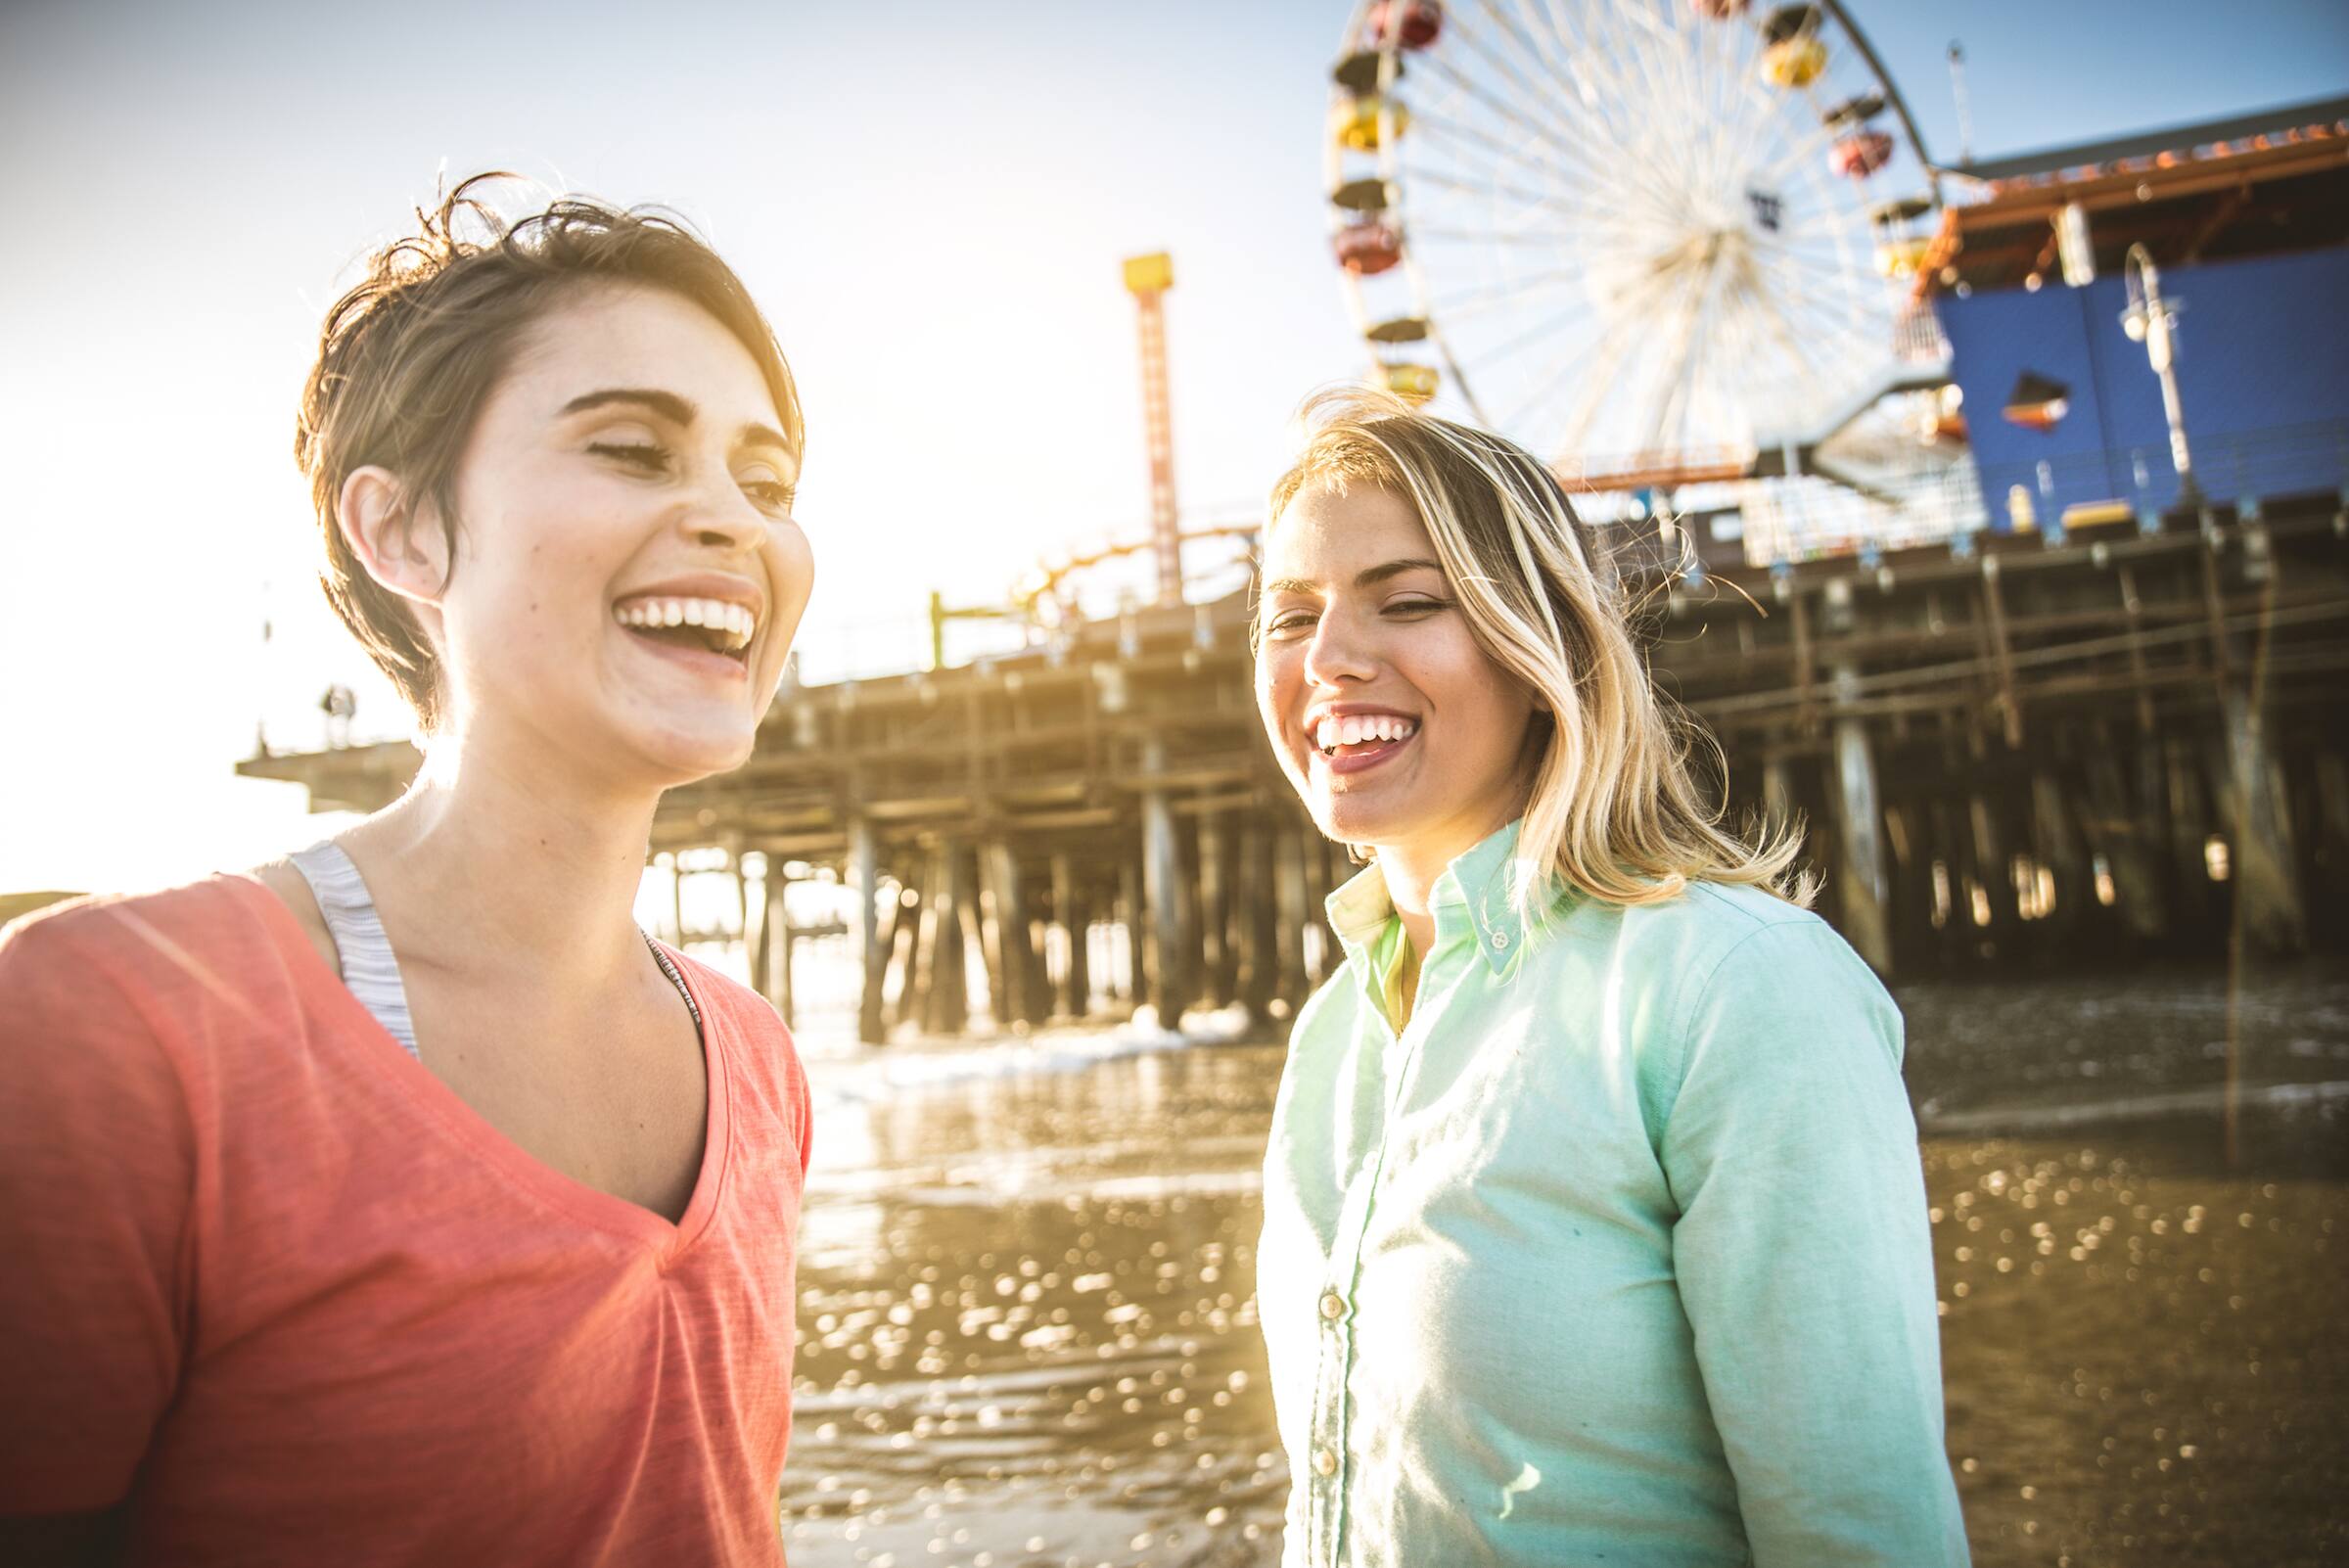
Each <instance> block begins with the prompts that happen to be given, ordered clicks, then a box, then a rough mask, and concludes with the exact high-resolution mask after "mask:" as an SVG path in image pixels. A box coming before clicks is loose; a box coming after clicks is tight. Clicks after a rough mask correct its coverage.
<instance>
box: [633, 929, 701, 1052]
mask: <svg viewBox="0 0 2349 1568" xmlns="http://www.w3.org/2000/svg"><path fill="white" fill-rule="evenodd" d="M636 935H638V936H639V937H642V938H643V939H644V945H645V946H646V947H647V948H649V949H651V951H652V954H653V962H655V963H657V964H659V965H660V966H661V973H663V974H665V975H667V976H668V983H669V984H670V985H672V986H674V987H676V988H677V994H678V995H680V996H682V997H684V998H685V1010H686V1011H687V1012H689V1013H691V1014H692V1015H693V1037H694V1038H696V1039H703V1038H705V1037H704V1035H703V1034H702V1009H701V1004H700V1003H698V1002H696V1001H695V1000H694V999H693V992H692V991H691V990H690V989H689V988H688V987H687V986H686V984H685V977H684V976H683V975H680V974H678V973H677V966H676V965H675V964H672V963H670V962H669V961H668V954H667V953H665V952H663V951H662V950H661V945H660V944H659V943H657V942H655V941H654V940H653V934H652V933H651V932H649V931H647V930H645V929H644V928H643V927H642V926H638V927H637V928H636Z"/></svg>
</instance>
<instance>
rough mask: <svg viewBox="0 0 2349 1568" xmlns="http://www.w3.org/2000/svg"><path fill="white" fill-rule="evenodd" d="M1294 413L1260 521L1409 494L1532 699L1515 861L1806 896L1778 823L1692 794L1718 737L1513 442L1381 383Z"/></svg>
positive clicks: (1580, 881) (1502, 662)
mask: <svg viewBox="0 0 2349 1568" xmlns="http://www.w3.org/2000/svg"><path fill="white" fill-rule="evenodd" d="M1305 418H1306V420H1307V421H1308V423H1309V426H1310V428H1311V431H1312V434H1311V436H1310V438H1308V440H1307V442H1306V445H1305V449H1304V451H1303V452H1302V453H1301V454H1300V455H1299V456H1298V458H1297V461H1296V463H1295V464H1294V465H1293V466H1292V467H1291V468H1290V469H1289V471H1288V472H1287V473H1285V474H1283V475H1282V476H1281V477H1280V480H1279V483H1277V484H1274V485H1273V486H1272V496H1271V506H1270V510H1269V511H1268V512H1267V519H1269V520H1272V521H1277V520H1278V518H1279V517H1280V514H1281V513H1282V512H1283V511H1284V510H1285V509H1286V508H1287V506H1288V504H1289V502H1290V501H1292V500H1294V499H1295V498H1296V496H1297V494H1298V492H1299V491H1301V490H1303V489H1305V488H1307V487H1308V486H1309V485H1310V486H1314V487H1318V488H1325V489H1331V490H1336V491H1338V492H1340V493H1343V492H1344V491H1345V490H1346V489H1347V488H1348V487H1350V486H1351V485H1354V484H1363V485H1368V486H1370V487H1373V488H1377V489H1384V490H1386V491H1388V492H1390V493H1392V494H1394V495H1396V496H1397V497H1399V498H1400V499H1402V500H1403V501H1405V503H1407V504H1408V505H1409V506H1410V508H1411V509H1412V511H1413V512H1415V513H1417V514H1418V518H1419V521H1420V523H1421V524H1422V525H1423V526H1424V527H1425V528H1426V530H1427V534H1428V537H1429V539H1430V540H1432V541H1433V542H1434V544H1435V547H1436V556H1437V559H1439V560H1440V561H1441V562H1442V563H1443V565H1444V571H1445V575H1446V576H1449V577H1450V578H1451V583H1452V587H1453V589H1454V591H1455V593H1456V595H1457V598H1458V602H1459V605H1460V609H1461V611H1462V613H1463V614H1464V615H1465V616H1466V618H1467V621H1468V625H1469V629H1470V631H1471V632H1472V633H1473V634H1474V636H1475V637H1476V640H1477V642H1478V643H1479V645H1480V646H1482V647H1483V649H1484V651H1485V653H1486V655H1487V656H1488V657H1490V658H1491V659H1492V660H1493V662H1494V663H1495V664H1497V665H1498V666H1499V667H1500V668H1501V669H1504V670H1506V671H1507V672H1508V673H1509V674H1511V675H1513V676H1514V677H1515V678H1516V679H1518V680H1520V681H1522V682H1523V683H1524V684H1525V687H1526V689H1527V690H1528V691H1530V692H1531V693H1532V694H1533V695H1534V697H1535V698H1536V700H1537V707H1538V709H1539V710H1542V711H1538V712H1537V713H1536V715H1535V720H1534V722H1535V725H1536V730H1535V731H1534V732H1532V733H1529V735H1528V750H1529V753H1535V754H1537V755H1533V756H1531V757H1530V758H1529V761H1530V763H1531V769H1530V770H1531V773H1532V779H1531V793H1530V795H1529V797H1528V800H1527V804H1526V808H1525V817H1524V825H1523V827H1522V828H1521V829H1520V830H1519V834H1518V841H1517V858H1518V859H1519V860H1520V861H1522V862H1526V863H1530V864H1531V865H1533V866H1535V867H1541V868H1546V869H1548V870H1550V871H1551V872H1552V873H1553V874H1554V876H1555V877H1556V878H1557V879H1558V881H1559V882H1562V883H1563V884H1565V885H1566V886H1569V887H1572V888H1575V889H1578V890H1580V891H1582V892H1584V893H1587V894H1589V895H1592V896H1594V897H1596V898H1599V899H1605V900H1607V901H1609V902H1612V903H1621V904H1638V903H1656V902H1660V901H1662V900H1664V899H1671V898H1674V897H1676V896H1678V895H1679V894H1680V893H1681V891H1682V890H1683V889H1684V888H1686V887H1687V885H1688V884H1689V883H1691V882H1698V881H1703V882H1724V883H1734V884H1742V885H1745V886H1749V887H1756V888H1761V889H1763V890H1765V891H1767V892H1770V893H1773V894H1775V895H1776V896H1778V897H1779V898H1782V899H1788V900H1790V901H1792V902H1795V903H1806V904H1807V903H1809V902H1810V900H1811V897H1812V895H1813V892H1814V891H1815V882H1814V879H1812V878H1811V877H1809V876H1808V875H1806V874H1802V873H1799V872H1797V871H1795V870H1794V869H1793V867H1794V860H1795V856H1796V854H1797V853H1799V852H1800V849H1801V841H1800V838H1799V836H1798V835H1797V834H1796V833H1795V832H1794V831H1793V829H1792V828H1791V827H1786V828H1781V829H1779V830H1778V831H1777V832H1776V833H1775V834H1770V833H1759V834H1757V836H1756V840H1755V841H1754V842H1748V841H1747V840H1746V839H1745V838H1743V837H1740V836H1739V835H1738V834H1736V833H1734V832H1732V831H1729V830H1728V829H1727V828H1725V827H1724V826H1723V824H1722V813H1721V810H1720V809H1719V808H1718V807H1715V806H1713V805H1712V804H1710V803H1709V802H1708V801H1707V800H1706V799H1705V795H1704V792H1703V790H1702V789H1701V788H1700V787H1699V785H1698V782H1697V779H1696V775H1695V773H1694V772H1693V770H1692V769H1691V767H1690V765H1689V763H1690V753H1691V752H1692V750H1695V749H1698V748H1702V749H1704V750H1705V751H1707V752H1709V753H1710V754H1711V757H1712V760H1713V761H1714V763H1715V764H1716V766H1717V768H1718V767H1721V765H1722V760H1721V750H1720V747H1719V746H1718V744H1716V743H1715V742H1714V740H1713V739H1712V737H1711V736H1710V735H1708V734H1706V733H1705V732H1704V731H1703V730H1702V729H1701V728H1699V727H1698V726H1697V725H1696V723H1695V721H1694V720H1692V719H1690V718H1689V717H1687V715H1684V714H1682V713H1681V711H1680V709H1679V708H1678V707H1677V706H1676V705H1674V704H1672V703H1671V701H1670V700H1669V699H1668V698H1666V697H1664V696H1663V695H1662V694H1661V693H1659V692H1658V691H1657V690H1656V688H1655V683H1654V681H1653V680H1652V679H1651V678H1650V677H1649V675H1648V671H1647V666H1646V664H1645V662H1644V660H1643V659H1642V658H1641V656H1640V653H1639V650H1638V647H1637V645H1636V644H1635V642H1634V640H1633V636H1632V631H1631V625H1630V620H1629V616H1630V607H1629V606H1628V605H1627V604H1626V603H1625V599H1624V592H1625V590H1624V586H1623V582H1622V579H1621V576H1620V575H1619V574H1618V573H1617V572H1616V571H1615V570H1614V569H1613V567H1612V565H1611V564H1610V563H1607V562H1603V561H1597V560H1594V559H1593V557H1594V553H1595V552H1594V549H1593V545H1592V541H1591V538H1590V535H1589V530H1586V529H1585V528H1584V526H1583V524H1582V522H1581V520H1580V519H1579V518H1577V517H1576V516H1575V513H1574V505H1573V503H1572V502H1571V501H1569V500H1568V499H1567V496H1566V491H1565V490H1564V488H1563V487H1561V486H1560V484H1558V481H1557V478H1556V476H1554V475H1553V474H1551V473H1550V471H1549V470H1548V469H1547V468H1546V467H1545V466H1543V463H1542V462H1541V461H1540V460H1539V459H1537V458H1536V457H1534V455H1533V454H1532V453H1530V452H1528V451H1526V450H1525V449H1524V448H1523V447H1521V446H1519V445H1517V444H1516V443H1514V442H1513V441H1509V440H1507V439H1504V438H1501V437H1498V436H1496V435H1494V434H1492V433H1491V432H1489V431H1482V430H1477V429H1475V428H1474V427H1472V426H1468V425H1462V424H1457V423H1455V422H1453V421H1451V420H1449V419H1439V418H1437V417H1435V416H1434V415H1432V414H1428V413H1425V412H1422V411H1421V410H1419V409H1417V408H1415V407H1413V406H1412V405H1410V404H1408V403H1406V402H1404V401H1403V400H1402V399H1400V398H1398V397H1395V396H1393V395H1391V394H1389V393H1386V392H1376V391H1371V390H1368V389H1348V390H1344V391H1340V392H1325V393H1323V394H1321V395H1319V396H1317V397H1315V398H1313V400H1312V401H1311V402H1309V403H1308V404H1307V405H1306V409H1305ZM1543 728H1546V730H1547V734H1546V735H1545V736H1544V735H1542V734H1541V733H1540V731H1541V730H1542V729H1543ZM1553 891H1554V889H1547V888H1544V887H1543V884H1542V879H1540V878H1539V877H1535V878H1528V879H1526V880H1525V881H1524V882H1523V884H1522V885H1519V886H1516V887H1513V888H1512V889H1511V897H1512V899H1514V900H1516V902H1517V903H1518V905H1519V907H1520V909H1521V911H1522V912H1524V913H1526V914H1528V915H1536V914H1539V913H1540V911H1541V909H1542V907H1543V905H1545V903H1546V901H1547V899H1548V898H1549V896H1550V894H1551V893H1552V892H1553Z"/></svg>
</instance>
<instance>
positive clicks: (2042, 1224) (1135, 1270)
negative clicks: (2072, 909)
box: [781, 967, 2349, 1568]
mask: <svg viewBox="0 0 2349 1568" xmlns="http://www.w3.org/2000/svg"><path fill="white" fill-rule="evenodd" d="M1899 994H1900V998H1901V1001H1902V1003H1903V1006H1904V1009H1905V1010H1906V1012H1907V1013H1908V1016H1909V1020H1910V1050H1909V1067H1908V1079H1909V1084H1910V1087H1911V1098H1912V1100H1913V1102H1914V1103H1915V1105H1916V1107H1917V1110H1918V1115H1919V1123H1920V1129H1921V1132H1922V1142H1921V1150H1920V1153H1921V1158H1922V1160H1923V1163H1924V1170H1925V1175H1926V1186H1927V1194H1928V1201H1929V1203H1930V1204H1931V1206H1932V1215H1933V1220H1934V1225H1933V1232H1934V1237H1935V1254H1936V1266H1937V1270H1938V1276H1939V1294H1940V1298H1941V1304H1942V1312H1943V1319H1942V1326H1943V1335H1944V1342H1943V1354H1944V1361H1945V1369H1946V1374H1947V1398H1948V1408H1949V1439H1950V1454H1951V1459H1952V1463H1953V1465H1954V1466H1955V1467H1956V1471H1957V1481H1958V1486H1959V1491H1960V1496H1961V1497H1962V1499H1963V1500H1964V1504H1965V1508H1966V1514H1967V1519H1968V1527H1969V1531H1970V1533H1971V1535H1972V1539H1973V1543H1974V1552H1975V1560H1976V1561H1977V1562H1978V1563H1982V1564H1985V1565H2002V1564H2049V1565H2083V1568H2085V1565H2090V1564H2112V1565H2116V1568H2117V1565H2129V1568H2138V1565H2166V1564H2179V1565H2185V1564H2238V1563H2239V1564H2244V1565H2259V1568H2282V1565H2288V1564H2295V1563H2319V1562H2327V1561H2339V1560H2344V1559H2345V1558H2349V1510H2344V1509H2343V1508H2342V1507H2341V1505H2340V1502H2339V1499H2341V1498H2343V1497H2349V1421H2345V1419H2344V1416H2343V1413H2342V1412H2343V1410H2344V1409H2345V1408H2349V1335H2344V1332H2343V1328H2342V1323H2343V1309H2344V1307H2349V1251H2345V1250H2344V1249H2345V1248H2349V1138H2345V1137H2344V1132H2345V1131H2349V981H2341V980H2336V979H2334V978H2333V977H2331V976H2329V975H2328V974H2326V973H2324V972H2323V971H2321V970H2318V969H2315V968H2313V967H2304V968H2295V969H2288V970H2281V971H2276V972H2272V973H2269V974H2266V975H2263V976H2261V977H2258V978H2257V979H2256V981H2255V982H2250V983H2245V984H2243V985H2241V986H2239V987H2236V988H2234V989H2233V991H2232V992H2231V988H2230V987H2229V985H2228V983H2227V979H2226V977H2225V976H2224V975H2223V974H2221V973H2218V972H2215V971H2214V972H2193V971H2186V972H2172V973H2165V974H2163V975H2161V976H2159V977H2120V976H2104V977H2092V978H2080V979H2060V980H2055V979H2031V980H2010V981H2005V982H2000V983H1989V982H1973V983H1964V984H1955V983H1944V984H1933V985H1926V986H1919V987H1913V988H1906V989H1904V990H1902V991H1901V992H1899ZM845 1024H846V1019H845V1018H843V1017H841V1016H839V1015H838V1014H837V1013H833V1014H817V1015H815V1016H811V1017H809V1018H807V1019H805V1020H804V1021H803V1028H802V1030H801V1039H802V1045H803V1049H804V1051H805V1053H806V1057H807V1061H808V1069H809V1076H810V1080H811V1083H812V1084H813V1088H814V1094H815V1098H816V1106H817V1123H816V1150H815V1157H814V1165H813V1169H812V1172H811V1176H810V1180H809V1186H808V1193H807V1204H806V1221H805V1229H804V1233H803V1253H802V1258H801V1264H800V1287H801V1304H800V1345H799V1350H798V1362H797V1367H796V1373H795V1385H796V1392H795V1402H796V1411H797V1416H796V1425H795V1433H794V1438H793V1446H792V1453H791V1459H790V1463H789V1465H788V1467H787V1469H786V1472H785V1477H784V1486H783V1494H782V1499H781V1506H782V1516H783V1518H782V1523H783V1530H784V1537H785V1542H786V1545H787V1547H788V1549H789V1552H790V1556H791V1561H792V1562H793V1564H794V1565H795V1568H835V1565H839V1568H847V1565H852V1564H855V1565H869V1568H913V1565H916V1564H920V1565H932V1564H938V1565H946V1564H962V1565H969V1568H1010V1565H1046V1564H1049V1565H1054V1568H1091V1565H1095V1564H1118V1565H1127V1564H1132V1565H1143V1564H1153V1565H1162V1568H1210V1565H1233V1568H1239V1565H1259V1564H1263V1565H1269V1564H1272V1563H1275V1562H1277V1561H1278V1546H1279V1533H1280V1516H1281V1503H1282V1499H1283V1498H1284V1497H1285V1494H1286V1489H1287V1484H1288V1478H1287V1473H1286V1468H1285V1464H1284V1462H1283V1460H1282V1458H1281V1456H1280V1453H1279V1452H1278V1444H1277V1442H1276V1440H1275V1438H1274V1435H1273V1426H1272V1407H1271V1401H1270V1397H1269V1394H1268V1392H1267V1385H1266V1374H1265V1361H1264V1351H1263V1345H1262V1341H1261V1339H1260V1337H1259V1334H1258V1331H1257V1325H1256V1318H1255V1307H1254V1295H1253V1282H1254V1276H1255V1254H1254V1248H1255V1242H1256V1236H1257V1232H1258V1229H1259V1227H1260V1224H1261V1216H1262V1209H1261V1194H1260V1177H1259V1175H1258V1169H1259V1164H1260V1161H1261V1158H1262V1153H1263V1147H1264V1139H1265V1135H1266V1131H1267V1126H1268V1124H1269V1121H1270V1115H1271V1104H1272V1094H1273V1089H1274V1086H1275V1085H1276V1084H1277V1082H1278V1077H1279V1071H1280V1064H1281V1057H1282V1052H1281V1050H1280V1048H1279V1047H1278V1046H1277V1045H1270V1044H1263V1043H1241V1042H1238V1041H1236V1040H1235V1039H1233V1038H1231V1034H1232V1032H1231V1030H1230V1028H1229V1027H1228V1026H1227V1025H1221V1026H1219V1025H1218V1024H1217V1023H1216V1022H1215V1021H1209V1027H1208V1028H1207V1029H1206V1030H1204V1031H1201V1032H1200V1034H1201V1035H1203V1036H1204V1037H1205V1038H1196V1037H1184V1036H1180V1035H1174V1034H1171V1033H1167V1032H1163V1031H1159V1030H1155V1029H1150V1028H1138V1029H1137V1028H1127V1029H1121V1030H1096V1031H1074V1030H1073V1031H1064V1032H1045V1033H1042V1034H1039V1035H1036V1036H1033V1037H1029V1038H1008V1039H1001V1040H994V1041H926V1042H923V1041H917V1042H909V1043H905V1044H899V1045H893V1046H889V1047H885V1048H879V1049H874V1048H866V1047H859V1046H855V1045H852V1044H849V1043H845V1028H844V1026H845ZM2231 1042H2232V1043H2231ZM2231 1054H2232V1057H2233V1071H2234V1083H2235V1088H2234V1096H2233V1097H2234V1102H2235V1108H2236V1109H2235V1118H2234V1120H2235V1130H2234V1159H2233V1161H2232V1162H2231V1161H2230V1158H2229V1140H2228V1134H2227V1116H2226V1107H2227V1101H2228V1099H2229V1090H2228V1086H2227V1085H2228V1078H2229V1069H2230V1055H2231Z"/></svg>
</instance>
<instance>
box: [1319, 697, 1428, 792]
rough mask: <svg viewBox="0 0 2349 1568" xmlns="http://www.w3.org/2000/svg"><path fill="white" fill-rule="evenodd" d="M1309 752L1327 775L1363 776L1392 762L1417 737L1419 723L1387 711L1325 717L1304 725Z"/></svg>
mask: <svg viewBox="0 0 2349 1568" xmlns="http://www.w3.org/2000/svg"><path fill="white" fill-rule="evenodd" d="M1306 733H1307V735H1308V736H1309V738H1310V739H1311V741H1312V742H1313V745H1312V748H1311V751H1312V755H1313V758H1315V759H1316V760H1318V761H1319V762H1320V764H1321V765H1322V766H1323V767H1326V768H1327V769H1328V770H1329V771H1330V772H1332V773H1334V774H1339V775H1342V776H1351V775H1355V774H1359V773H1364V772H1367V771H1369V770H1370V769H1371V768H1374V767H1378V766H1380V765H1381V764H1383V763H1385V762H1387V761H1391V760H1393V759H1394V758H1395V757H1396V756H1397V755H1399V754H1400V753H1401V752H1402V751H1403V750H1404V749H1405V747H1407V746H1409V745H1410V744H1411V742H1412V741H1414V740H1416V739H1417V738H1418V735H1419V720H1418V719H1416V718H1414V717H1412V716H1411V715H1407V714H1399V713H1394V712H1391V711H1388V710H1378V709H1373V710H1357V711H1355V712H1352V713H1324V714H1322V715H1319V716H1318V717H1316V718H1314V719H1313V720H1312V721H1311V722H1309V723H1308V724H1307V725H1306Z"/></svg>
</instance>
